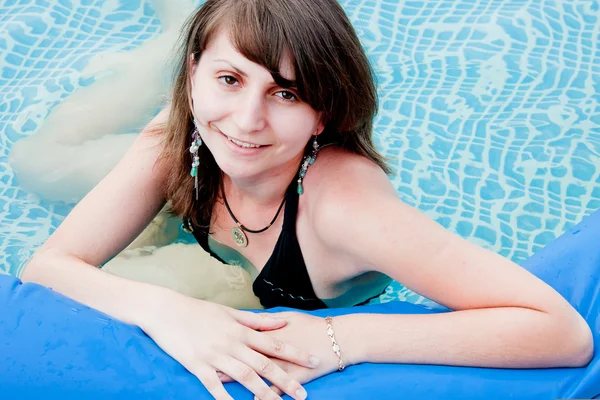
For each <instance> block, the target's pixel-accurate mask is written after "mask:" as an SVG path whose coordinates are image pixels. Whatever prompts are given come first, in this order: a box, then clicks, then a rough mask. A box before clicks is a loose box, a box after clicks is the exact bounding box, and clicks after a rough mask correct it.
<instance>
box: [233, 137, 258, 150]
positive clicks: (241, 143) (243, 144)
mask: <svg viewBox="0 0 600 400" xmlns="http://www.w3.org/2000/svg"><path fill="white" fill-rule="evenodd" d="M225 137H226V138H227V139H228V140H229V141H230V142H232V143H235V144H237V145H238V146H240V147H243V148H253V149H258V148H259V147H262V146H261V145H259V144H252V143H247V142H242V141H241V140H236V139H234V138H231V137H229V136H227V135H225Z"/></svg>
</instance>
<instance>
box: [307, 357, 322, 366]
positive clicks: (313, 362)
mask: <svg viewBox="0 0 600 400" xmlns="http://www.w3.org/2000/svg"><path fill="white" fill-rule="evenodd" d="M309 362H310V365H312V366H313V367H318V366H319V364H321V360H319V359H318V358H317V357H315V356H310V360H309Z"/></svg>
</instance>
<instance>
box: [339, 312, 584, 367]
mask: <svg viewBox="0 0 600 400" xmlns="http://www.w3.org/2000/svg"><path fill="white" fill-rule="evenodd" d="M336 319H337V321H336V323H337V325H338V328H337V329H336V330H337V331H339V332H340V334H341V335H343V336H342V340H343V342H342V343H340V345H341V346H342V350H343V351H344V352H346V353H347V355H348V358H349V359H350V361H351V362H374V363H407V364H438V365H457V366H474V367H493V368H544V367H569V366H580V365H583V364H586V363H587V362H588V361H589V358H590V357H591V353H592V351H590V346H589V341H586V340H585V339H589V337H588V336H586V332H589V328H587V326H581V324H585V322H584V321H583V320H577V321H574V322H573V323H572V324H565V322H564V321H563V320H560V319H558V318H556V317H554V316H552V315H549V314H546V313H543V312H539V311H534V310H530V309H525V308H493V309H480V310H466V311H456V312H449V313H442V314H430V315H405V314H400V315H376V314H355V315H347V316H342V317H338V318H336ZM573 325H576V326H573ZM574 332H576V333H577V334H574ZM581 332H583V333H581ZM582 338H583V339H582ZM586 343H587V344H586Z"/></svg>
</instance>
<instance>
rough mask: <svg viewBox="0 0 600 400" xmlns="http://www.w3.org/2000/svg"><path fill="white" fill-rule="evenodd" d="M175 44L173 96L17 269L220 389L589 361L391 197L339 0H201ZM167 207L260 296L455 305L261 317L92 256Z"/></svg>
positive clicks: (534, 289) (282, 302) (534, 293)
mask: <svg viewBox="0 0 600 400" xmlns="http://www.w3.org/2000/svg"><path fill="white" fill-rule="evenodd" d="M183 39H184V42H183V45H182V49H181V55H180V58H179V70H178V73H177V76H176V79H175V84H174V87H173V93H172V101H171V104H170V106H169V107H168V108H166V109H165V110H163V111H162V112H161V113H160V114H159V115H158V116H157V117H156V118H155V120H154V121H152V122H151V123H150V125H149V126H148V127H147V129H145V130H144V132H143V133H142V134H141V135H140V136H139V138H137V140H136V142H135V143H134V145H133V146H132V147H131V149H130V150H129V151H128V153H127V154H126V155H125V157H124V158H123V159H122V160H121V162H120V163H119V165H118V166H117V167H116V168H115V169H114V170H113V171H112V172H111V173H110V174H109V175H108V176H107V177H106V178H105V179H104V180H103V181H102V182H101V183H100V184H99V185H98V186H97V187H96V188H94V190H93V191H92V192H90V194H89V195H88V196H86V198H85V199H84V200H83V201H82V202H81V203H80V204H78V205H77V207H76V208H75V209H74V210H73V212H72V213H71V214H70V215H69V217H68V218H67V219H66V220H65V221H64V222H63V224H62V225H61V226H60V227H59V229H57V230H56V232H55V233H54V234H53V235H52V237H50V239H49V240H48V242H47V243H46V244H45V245H44V246H43V247H42V248H41V249H40V250H39V252H38V253H37V254H36V255H35V256H34V257H33V258H32V260H31V262H30V263H29V264H28V266H27V268H26V269H25V271H24V272H23V275H22V277H23V279H24V280H29V281H36V282H40V283H43V284H45V285H49V286H52V287H53V288H54V289H56V290H59V291H61V292H63V293H65V294H67V295H69V296H71V297H73V298H75V299H77V300H79V301H81V302H83V303H86V304H88V305H90V306H92V307H95V308H98V309H99V310H101V311H103V312H105V313H108V314H110V315H112V316H114V317H116V318H119V319H122V320H124V321H125V322H129V323H132V324H135V325H138V326H140V327H141V328H142V329H143V330H144V331H145V332H146V333H147V334H148V335H149V336H150V337H151V338H152V339H153V340H155V341H156V343H157V344H158V345H159V346H160V347H161V348H163V349H164V350H165V351H166V352H167V353H169V354H170V355H172V356H173V358H175V359H176V360H178V361H179V362H181V364H182V365H183V366H185V367H186V368H187V369H188V370H189V371H190V372H192V373H193V374H195V375H196V376H197V377H198V378H199V379H200V380H201V381H202V383H203V384H204V385H205V386H206V388H207V389H208V390H209V391H210V392H211V394H212V395H213V396H215V397H217V398H223V399H224V398H229V396H228V394H227V393H226V392H225V390H224V388H223V386H222V384H221V383H220V381H224V380H229V379H233V380H237V381H239V382H241V383H242V384H243V385H245V386H246V387H247V388H248V389H249V390H250V391H252V392H253V393H255V394H256V395H257V396H258V397H259V398H261V399H274V398H278V395H277V394H276V392H277V393H287V394H289V395H290V396H293V397H294V398H296V399H304V398H305V397H306V396H307V394H306V392H305V391H304V389H303V388H302V386H301V383H304V382H306V381H309V380H311V379H314V378H316V377H318V376H321V375H324V374H327V373H330V372H333V371H335V370H338V369H343V368H344V367H345V366H347V365H352V364H356V363H362V362H380V363H381V362H385V363H422V364H443V365H469V366H482V367H515V368H534V367H557V366H581V365H584V364H585V363H587V362H588V361H589V360H590V357H591V355H592V353H593V342H592V338H591V332H590V328H589V327H588V326H587V324H586V322H585V321H584V320H583V319H582V317H581V316H580V315H579V314H578V313H577V312H576V311H575V310H574V309H573V307H572V306H571V305H570V304H569V303H568V302H567V301H566V300H565V299H564V298H562V297H561V296H560V295H559V294H558V293H557V292H556V291H555V290H554V289H552V288H551V287H550V286H549V285H547V284H546V283H544V282H542V281H541V280H540V279H538V278H536V277H535V276H534V275H532V274H531V273H529V272H527V271H526V270H525V269H523V268H521V267H519V266H518V265H516V264H514V263H513V262H510V261H509V260H507V259H504V258H503V257H501V256H499V255H497V254H495V253H493V252H490V251H487V250H484V249H482V248H480V247H478V246H476V245H474V244H472V243H469V242H467V241H465V240H463V239H461V238H459V237H457V236H455V235H453V234H451V233H449V232H448V231H446V230H445V229H443V228H442V227H441V226H439V225H437V224H435V223H434V222H433V221H431V220H429V219H428V218H427V217H425V216H424V215H423V214H422V213H420V212H418V211H416V210H415V209H413V208H411V207H409V206H408V205H406V204H404V203H403V202H401V201H400V199H399V198H398V194H397V192H396V190H395V189H394V187H393V186H392V184H391V183H390V180H389V178H388V176H387V175H386V173H389V172H390V170H389V168H388V167H387V165H386V162H385V160H384V159H383V157H382V156H381V155H379V153H378V152H377V151H376V150H375V147H374V145H373V142H372V124H373V121H372V119H373V116H374V115H375V112H376V108H377V101H376V93H375V87H374V83H373V77H372V74H371V70H370V67H369V63H368V62H367V57H366V55H365V53H364V51H363V49H362V47H361V46H360V42H359V40H358V38H357V36H356V34H355V32H354V29H353V27H352V25H351V24H350V22H349V20H348V18H347V17H346V15H345V14H344V12H343V10H342V8H341V7H340V6H339V4H338V3H337V2H336V1H335V0H288V1H285V2H282V1H279V0H253V1H243V2H241V1H238V0H209V1H207V2H206V3H205V4H204V5H203V6H202V7H201V8H200V9H199V10H198V11H197V12H196V13H195V14H193V15H192V17H191V18H190V19H189V21H188V24H187V25H186V27H185V35H184V36H183ZM167 201H171V203H172V208H171V213H172V214H174V215H176V216H177V217H179V218H181V219H182V220H183V221H184V222H185V226H186V228H187V229H188V230H189V231H191V232H192V233H193V234H194V236H195V238H196V239H197V241H198V243H199V244H200V245H201V246H202V247H203V248H204V249H205V250H206V251H207V252H208V253H209V254H210V255H211V256H212V257H214V258H215V259H217V260H221V261H223V260H225V259H227V260H233V261H231V262H230V263H233V262H234V261H235V262H237V260H239V262H240V263H241V264H243V265H247V266H248V270H250V271H252V273H251V275H252V276H253V278H254V282H253V291H254V293H255V294H256V296H257V297H258V298H259V299H260V302H261V304H262V305H263V306H265V307H273V306H288V307H294V308H297V309H304V310H313V309H319V308H327V307H340V306H354V305H359V304H363V303H365V302H367V301H369V299H371V298H373V297H375V296H378V295H380V294H381V292H382V291H383V290H384V288H385V287H386V286H387V285H388V284H389V283H390V281H391V280H392V279H395V280H397V281H399V282H402V283H403V284H405V285H406V286H407V287H409V288H411V289H413V290H415V291H416V292H418V293H420V294H422V295H424V296H426V297H428V298H430V299H432V300H434V301H436V302H438V303H440V304H442V305H444V306H446V307H448V308H450V309H452V310H454V311H453V312H449V313H443V314H435V315H433V314H432V315H383V314H355V315H348V316H341V317H336V318H334V319H332V318H326V319H322V318H318V317H314V316H308V315H300V314H295V313H292V314H287V313H286V314H280V315H279V319H273V318H269V317H265V316H259V315H255V314H251V313H246V312H241V311H237V310H234V309H231V308H228V307H222V306H217V305H214V304H209V303H206V302H203V301H198V300H195V299H191V298H188V297H185V296H182V295H181V294H179V293H175V292H173V291H171V290H168V289H165V288H161V287H158V286H154V285H149V284H140V283H139V282H132V281H129V280H126V279H123V278H120V277H117V276H109V275H108V274H105V273H104V272H102V271H98V270H97V269H95V268H94V267H93V266H95V265H100V264H102V263H104V262H105V261H106V260H107V259H108V258H110V257H111V256H112V255H113V254H115V253H117V252H118V251H120V250H121V249H123V248H124V247H125V246H126V245H127V244H128V243H129V242H130V241H131V240H132V239H133V238H135V236H136V235H137V234H139V232H140V231H141V230H142V229H143V228H144V226H145V225H147V224H148V222H149V221H150V220H151V219H152V218H153V217H154V216H155V215H156V213H157V212H158V211H159V210H160V209H161V208H162V207H163V206H164V205H165V203H166V202H167ZM123 204H126V205H127V207H123V206H122V205H123ZM282 210H283V212H282ZM107 216H108V217H107ZM357 244H358V245H357ZM228 262H229V261H228ZM148 299H150V300H148ZM199 338H200V340H199ZM374 338H376V339H377V340H374ZM548 349H553V351H552V352H549V351H548ZM332 350H333V351H332ZM261 377H262V378H265V379H267V380H268V381H270V382H272V383H273V385H274V386H275V388H274V389H273V390H272V389H270V388H269V387H268V386H267V385H266V383H265V382H264V381H263V380H262V379H261Z"/></svg>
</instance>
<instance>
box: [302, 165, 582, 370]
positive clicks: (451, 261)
mask: <svg viewBox="0 0 600 400" xmlns="http://www.w3.org/2000/svg"><path fill="white" fill-rule="evenodd" d="M333 174H335V175H333ZM325 175H327V173H326V174H325ZM340 176H348V177H352V179H351V180H350V179H339V177H340ZM335 177H338V178H337V179H336V178H335ZM320 179H322V180H323V181H324V182H329V184H328V185H323V186H322V190H321V195H320V196H319V198H316V199H315V202H318V204H321V205H322V207H321V208H320V211H319V212H317V213H315V218H314V224H315V226H316V228H315V229H316V231H317V234H318V236H319V237H320V238H321V239H322V240H323V242H324V243H327V245H328V246H329V247H330V248H331V251H333V252H338V254H340V256H342V255H343V256H345V257H348V258H350V259H351V260H352V262H351V264H352V265H353V268H354V269H355V270H357V271H370V270H377V271H380V272H383V273H385V274H387V275H388V276H390V277H392V278H394V279H395V280H397V281H399V282H401V283H402V284H404V285H405V286H407V287H409V288H410V289H412V290H414V291H415V292H417V293H420V294H422V295H424V296H426V297H428V298H430V299H432V300H434V301H436V302H438V303H440V304H443V305H445V306H447V307H449V308H451V309H453V310H456V311H455V312H451V313H445V314H435V315H385V316H382V315H349V316H344V317H339V318H337V320H338V324H339V325H338V326H339V327H338V331H339V334H340V335H344V332H346V333H347V336H346V341H347V345H346V347H347V349H348V351H349V352H352V351H356V354H355V355H352V354H350V353H349V354H348V355H350V356H351V357H356V358H355V360H356V361H371V362H400V363H424V364H449V365H468V366H485V367H523V368H531V367H557V366H580V365H584V364H586V363H587V362H588V361H589V360H590V358H591V356H592V354H593V342H592V336H591V331H590V328H589V326H588V325H587V324H586V322H585V320H583V318H582V317H581V316H580V315H579V314H578V313H577V312H576V310H575V309H573V307H572V306H571V305H570V304H569V303H568V302H567V301H566V300H565V299H564V298H562V297H561V296H560V295H559V294H558V293H557V292H556V291H555V290H554V289H553V288H551V287H550V286H549V285H547V284H546V283H544V282H543V281H541V280H540V279H538V278H537V277H535V276H534V275H532V274H531V273H529V272H528V271H526V270H525V269H523V268H522V267H520V266H519V265H517V264H515V263H513V262H511V261H510V260H507V259H506V258H504V257H501V256H500V255H498V254H495V253H493V252H491V251H489V250H485V249H483V248H481V247H478V246H476V245H474V244H472V243H469V242H468V241H466V240H464V239H462V238H460V237H458V236H456V235H454V234H452V233H450V232H448V231H446V230H445V229H444V228H442V227H441V226H439V225H438V224H436V223H435V222H434V221H431V220H430V219H429V218H427V217H426V216H425V215H423V214H422V213H421V212H419V211H417V210H415V209H413V208H411V207H409V206H407V205H406V204H404V203H402V202H401V201H400V199H399V198H398V196H397V194H396V192H395V190H394V188H393V187H392V185H391V184H390V182H389V179H388V178H387V177H386V176H385V175H384V174H383V172H381V171H379V169H378V168H377V167H376V166H374V165H372V164H369V163H365V162H362V161H357V160H356V159H354V160H347V162H345V163H343V164H341V165H338V166H337V168H336V169H335V170H333V169H332V175H331V176H321V177H320ZM339 199H344V201H343V202H340V201H339ZM373 337H376V338H377V340H369V339H367V338H373Z"/></svg>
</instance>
